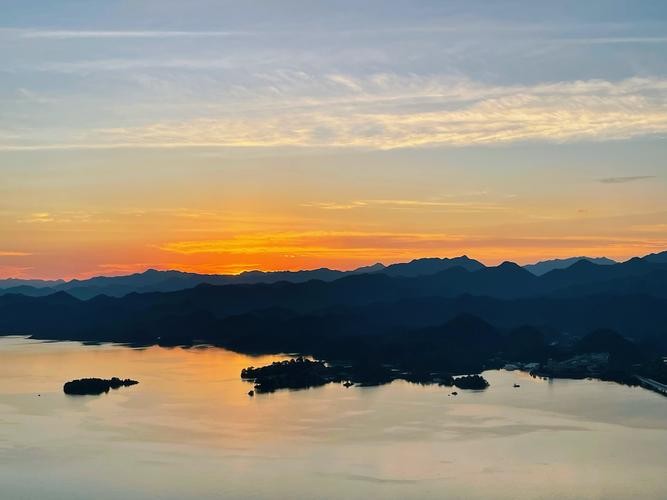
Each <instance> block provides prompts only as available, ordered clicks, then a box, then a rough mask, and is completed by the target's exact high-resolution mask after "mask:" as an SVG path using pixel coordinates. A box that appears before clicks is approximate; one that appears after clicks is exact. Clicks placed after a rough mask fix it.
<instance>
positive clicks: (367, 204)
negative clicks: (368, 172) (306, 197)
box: [302, 199, 508, 213]
mask: <svg viewBox="0 0 667 500" xmlns="http://www.w3.org/2000/svg"><path fill="white" fill-rule="evenodd" d="M302 206H304V207H309V208H320V209H322V210H355V209H363V208H384V209H392V210H396V209H398V210H401V209H403V210H446V211H447V212H450V213H484V212H498V211H506V210H508V207H505V206H503V205H499V204H497V203H491V202H477V201H441V200H399V199H396V200H391V199H384V200H383V199H375V200H373V199H371V200H353V201H350V202H343V203H339V202H312V203H304V204H302Z"/></svg>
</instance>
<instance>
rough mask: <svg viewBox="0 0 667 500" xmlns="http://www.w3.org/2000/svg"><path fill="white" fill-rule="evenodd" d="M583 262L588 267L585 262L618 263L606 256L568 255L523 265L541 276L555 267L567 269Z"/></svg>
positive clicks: (604, 264)
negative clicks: (564, 257)
mask: <svg viewBox="0 0 667 500" xmlns="http://www.w3.org/2000/svg"><path fill="white" fill-rule="evenodd" d="M582 261H583V262H584V264H583V266H586V267H590V266H588V265H587V264H593V265H597V266H610V265H614V264H618V263H617V262H616V261H614V260H611V259H608V258H607V257H585V256H581V257H568V258H566V259H550V260H542V261H540V262H537V263H535V264H528V265H525V266H523V268H524V269H525V270H527V271H530V272H531V273H533V274H534V275H536V276H542V275H543V274H546V273H548V272H549V271H553V270H555V269H567V268H569V267H571V266H573V265H575V264H578V263H580V262H582Z"/></svg>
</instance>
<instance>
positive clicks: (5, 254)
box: [0, 250, 32, 257]
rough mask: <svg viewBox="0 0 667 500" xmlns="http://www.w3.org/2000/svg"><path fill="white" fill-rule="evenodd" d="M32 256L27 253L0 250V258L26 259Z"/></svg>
mask: <svg viewBox="0 0 667 500" xmlns="http://www.w3.org/2000/svg"><path fill="white" fill-rule="evenodd" d="M29 255H32V253H29V252H15V251H10V250H0V257H27V256H29Z"/></svg>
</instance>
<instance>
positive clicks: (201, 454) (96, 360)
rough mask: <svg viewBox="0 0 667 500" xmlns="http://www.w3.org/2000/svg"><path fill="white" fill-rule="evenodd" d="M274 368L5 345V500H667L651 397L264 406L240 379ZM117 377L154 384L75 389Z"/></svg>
mask: <svg viewBox="0 0 667 500" xmlns="http://www.w3.org/2000/svg"><path fill="white" fill-rule="evenodd" d="M273 359H278V358H277V357H259V358H249V357H247V356H244V355H240V354H236V353H232V352H228V351H224V350H220V349H212V348H194V349H178V348H176V349H164V348H157V347H151V348H147V349H141V350H140V349H130V348H126V347H122V346H113V345H104V346H82V345H80V344H77V343H41V342H35V341H31V340H26V339H23V338H18V337H10V338H3V339H0V484H2V485H3V486H2V490H3V494H2V498H9V499H11V498H55V499H79V498H81V499H83V498H86V499H88V498H100V499H112V498H113V499H115V498H140V499H141V498H166V499H172V498H173V499H176V498H178V499H180V498H183V497H190V498H220V497H226V498H238V497H242V498H248V497H254V498H340V497H345V498H369V497H384V498H442V497H447V498H457V497H462V498H471V497H472V498H489V497H494V498H534V497H542V498H554V499H555V498H581V497H594V498H627V497H631V496H635V497H637V496H642V497H644V498H665V497H666V496H667V485H666V484H665V482H664V470H665V467H666V466H667V457H665V455H664V450H665V449H667V399H665V398H664V397H661V396H658V395H656V394H653V393H651V392H648V391H645V390H642V389H638V388H628V387H622V386H619V385H615V384H609V383H603V382H595V381H561V380H559V381H554V382H552V383H548V382H545V381H543V380H539V379H533V378H531V377H529V376H527V375H526V374H522V373H520V372H487V373H486V377H487V379H488V380H489V381H490V383H491V388H490V389H488V390H487V391H484V392H469V391H459V395H458V396H451V395H449V393H450V391H448V390H447V389H443V388H439V387H432V386H431V387H422V386H417V385H412V384H408V383H404V382H396V383H393V384H391V385H388V386H382V387H374V388H350V389H345V388H343V387H342V386H340V385H329V386H325V387H322V388H317V389H310V390H304V391H294V392H290V391H280V392H277V393H274V394H268V395H259V396H256V397H254V398H250V397H248V396H247V391H248V390H249V388H250V386H249V385H248V384H247V383H245V382H243V381H241V380H240V379H239V373H240V370H241V369H242V368H244V367H246V366H248V365H255V366H257V365H261V364H263V363H267V362H270V361H271V360H273ZM114 375H116V376H121V377H131V378H135V379H138V380H140V382H141V383H140V384H139V385H138V386H135V387H131V388H123V389H119V390H118V391H112V392H110V393H109V394H107V395H102V396H100V397H68V396H65V395H64V394H63V393H62V384H63V382H64V381H66V380H69V379H72V378H80V377H84V376H100V377H110V376H114ZM514 383H518V384H520V385H521V387H520V388H514V387H513V384H514ZM38 394H39V396H38ZM91 495H92V496H91Z"/></svg>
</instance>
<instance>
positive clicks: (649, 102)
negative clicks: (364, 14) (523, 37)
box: [0, 73, 667, 151]
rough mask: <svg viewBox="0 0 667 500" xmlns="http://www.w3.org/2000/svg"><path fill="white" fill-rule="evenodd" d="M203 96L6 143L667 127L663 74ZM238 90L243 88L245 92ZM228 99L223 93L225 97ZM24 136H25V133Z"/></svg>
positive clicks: (343, 141) (393, 81) (501, 137)
mask: <svg viewBox="0 0 667 500" xmlns="http://www.w3.org/2000/svg"><path fill="white" fill-rule="evenodd" d="M266 82H267V85H266V86H265V87H263V86H259V87H257V88H253V89H248V88H244V89H242V90H239V89H238V88H231V89H230V92H229V95H225V96H224V97H223V100H222V102H210V103H208V104H207V103H202V104H201V108H202V109H205V110H206V111H205V114H206V115H207V116H206V117H201V116H199V117H197V116H195V117H192V118H191V119H187V120H182V121H159V122H154V123H147V124H145V125H142V126H113V125H112V124H110V125H111V126H109V127H107V128H95V129H88V130H72V131H71V133H69V134H65V135H63V131H62V130H59V131H57V132H56V131H54V133H53V134H52V136H54V137H58V136H61V140H60V141H58V142H55V141H54V142H35V139H34V137H35V136H48V134H47V133H46V132H48V131H42V134H41V135H36V134H29V135H25V136H23V137H21V138H19V139H16V138H15V139H14V140H13V141H10V140H6V141H4V142H2V143H0V150H5V151H11V150H22V149H74V148H82V149H93V148H174V147H186V148H201V147H206V148H267V147H274V148H275V147H302V148H303V147H306V148H358V149H393V148H415V147H426V146H470V145H480V144H507V143H513V142H518V141H542V142H556V143H561V142H572V141H581V140H592V141H608V140H618V139H629V138H633V137H641V136H648V135H659V134H667V80H665V79H659V78H631V79H627V80H620V81H606V80H587V81H566V82H554V83H544V84H538V85H533V86H489V85H484V84H481V83H478V82H470V81H467V80H458V81H452V80H451V79H448V78H437V77H429V78H425V77H417V76H407V77H401V76H399V75H388V74H376V75H372V76H370V77H366V78H354V77H352V76H349V75H338V74H337V75H329V76H327V77H325V78H316V77H313V76H312V75H308V74H301V73H297V74H287V75H279V77H278V78H277V80H270V79H266ZM239 92H240V93H239ZM224 99H226V100H224ZM21 139H22V140H21Z"/></svg>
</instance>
